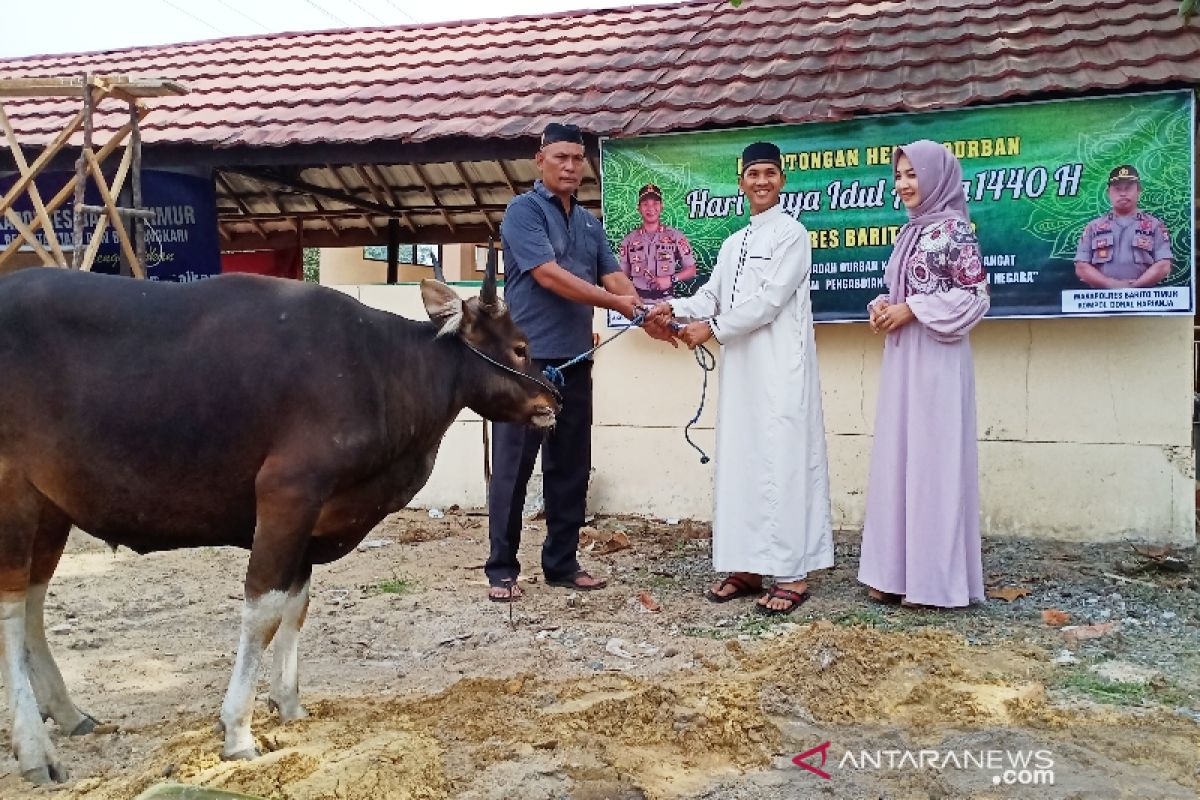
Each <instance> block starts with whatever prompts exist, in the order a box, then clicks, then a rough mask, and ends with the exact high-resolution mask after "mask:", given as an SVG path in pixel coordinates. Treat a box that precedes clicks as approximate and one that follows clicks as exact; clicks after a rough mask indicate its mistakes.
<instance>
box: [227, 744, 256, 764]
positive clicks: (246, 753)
mask: <svg viewBox="0 0 1200 800" xmlns="http://www.w3.org/2000/svg"><path fill="white" fill-rule="evenodd" d="M261 755H262V753H260V752H258V748H257V747H247V748H246V749H245V750H238V751H237V752H236V753H221V760H222V761H253V760H254V759H256V758H258V757H259V756H261Z"/></svg>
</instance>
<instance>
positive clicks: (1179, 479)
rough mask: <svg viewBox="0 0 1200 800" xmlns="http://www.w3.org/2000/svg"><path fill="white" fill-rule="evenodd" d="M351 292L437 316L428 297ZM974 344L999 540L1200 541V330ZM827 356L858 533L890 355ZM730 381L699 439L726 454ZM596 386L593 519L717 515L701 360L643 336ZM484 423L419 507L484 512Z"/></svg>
mask: <svg viewBox="0 0 1200 800" xmlns="http://www.w3.org/2000/svg"><path fill="white" fill-rule="evenodd" d="M339 288H342V290H343V291H347V292H348V293H350V294H352V295H354V296H357V297H359V298H360V299H361V300H363V302H366V303H367V304H369V305H372V306H376V307H380V308H387V309H389V310H393V311H397V312H399V313H402V314H404V315H405V316H410V317H415V318H424V310H423V308H422V306H421V303H420V299H419V296H418V293H417V291H416V287H414V286H344V287H339ZM460 291H462V293H463V294H464V295H466V294H467V293H468V292H469V291H470V290H467V289H460ZM597 322H598V325H597V331H598V332H600V333H601V334H602V335H607V334H609V333H611V331H608V330H606V329H604V328H603V327H600V326H602V325H603V319H602V317H600V316H599V315H597ZM972 342H973V346H974V352H975V363H976V379H977V386H978V402H979V435H980V471H981V489H982V499H983V527H984V531H985V533H986V534H988V535H994V536H1041V537H1053V538H1061V539H1071V540H1078V541H1116V540H1121V539H1125V538H1136V539H1148V540H1156V541H1171V542H1184V543H1189V542H1192V541H1194V539H1195V499H1194V498H1195V494H1194V487H1195V465H1194V456H1193V452H1192V448H1191V413H1192V411H1191V409H1192V318H1191V317H1186V318H1154V317H1144V318H1123V319H1122V318H1118V319H1049V320H985V321H984V322H983V323H982V324H981V325H980V326H979V328H978V329H977V330H976V331H975V333H974V334H973V336H972ZM817 349H818V352H819V356H820V362H821V381H822V387H823V391H824V411H825V425H826V430H827V431H828V440H829V456H830V479H831V484H832V489H833V510H834V520H835V523H836V524H837V525H838V526H839V527H843V528H848V529H854V528H858V527H859V526H861V524H862V516H863V510H864V503H865V497H864V493H865V488H866V478H867V464H868V460H869V454H870V446H871V429H872V425H873V421H874V416H875V406H876V400H877V397H876V395H877V393H878V383H877V380H878V375H879V363H880V357H881V347H880V341H879V339H878V338H876V337H874V336H872V335H871V334H870V332H869V331H868V330H867V328H866V326H865V325H862V324H844V325H833V324H827V325H818V326H817ZM715 378H716V375H715V374H713V375H710V380H709V396H708V401H707V403H706V408H705V413H704V416H703V417H702V419H701V421H700V424H699V426H698V427H699V428H700V430H699V431H697V432H696V433H694V435H693V438H695V439H696V440H697V441H698V443H700V444H701V446H702V447H705V448H706V449H707V450H708V452H709V454H710V455H711V454H712V446H713V431H712V426H713V419H714V412H715V410H716V380H715ZM595 381H596V407H595V419H596V429H595V433H594V465H595V474H594V476H593V481H592V490H591V496H590V503H591V507H592V509H593V510H595V511H601V512H621V513H637V514H649V515H655V516H662V517H684V518H688V517H690V518H694V519H708V518H710V515H711V506H712V465H711V464H710V465H708V466H703V465H701V464H700V463H699V458H698V456H697V455H696V453H695V452H694V451H693V450H692V449H691V448H690V447H688V446H687V444H686V442H685V441H684V439H683V425H684V423H686V422H687V420H689V419H690V418H691V417H692V415H693V414H694V413H695V408H696V403H697V401H698V399H699V392H700V381H701V372H700V370H699V368H698V367H697V366H696V364H695V362H694V361H693V360H692V355H691V354H690V353H689V352H688V351H686V350H683V349H680V350H679V351H674V350H671V349H670V347H668V346H667V345H664V344H662V343H660V342H653V341H651V340H650V339H648V338H647V337H646V336H645V335H644V334H643V333H641V332H640V331H631V332H630V333H629V334H628V335H625V336H622V337H621V338H620V339H618V340H616V341H614V342H613V343H612V344H611V345H609V346H606V347H605V348H604V349H602V350H601V351H600V352H599V353H598V354H597V359H596V370H595ZM480 426H481V422H480V420H479V418H478V417H477V416H475V415H474V414H472V413H470V412H465V413H464V414H463V416H462V417H461V418H460V419H459V421H458V422H456V423H455V425H454V426H453V427H452V429H451V431H450V432H449V434H448V435H447V438H446V441H445V443H444V444H443V447H442V450H441V453H440V455H439V457H438V463H437V467H436V469H435V470H434V473H433V476H432V478H431V479H430V482H429V484H428V485H427V486H426V487H425V489H424V490H423V491H422V492H421V493H420V494H419V495H418V496H417V498H416V499H415V501H414V503H415V504H417V505H448V504H451V503H458V504H460V505H469V506H482V505H483V504H484V493H483V479H482V473H483V468H482V463H483V453H482V443H481V442H482V434H481V430H480Z"/></svg>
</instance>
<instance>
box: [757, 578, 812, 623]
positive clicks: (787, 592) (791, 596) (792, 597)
mask: <svg viewBox="0 0 1200 800" xmlns="http://www.w3.org/2000/svg"><path fill="white" fill-rule="evenodd" d="M766 596H767V597H768V598H769V599H771V600H786V601H788V602H789V603H791V605H789V606H788V607H787V608H771V607H770V606H766V605H763V604H762V603H758V604H757V605H758V611H759V613H760V614H770V615H773V616H782V615H784V614H790V613H792V612H793V611H795V610H796V609H797V608H799V607H800V606H802V605H804V604H805V603H806V602H807V601H808V598H809V597H810V596H811V595H809V593H808V590H807V589H805V590H804V591H803V592H795V591H792V590H791V589H785V588H783V587H782V586H780V585H779V584H776V583H773V584H771V586H770V588H768V589H767V595H766Z"/></svg>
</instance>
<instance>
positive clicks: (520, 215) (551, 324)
mask: <svg viewBox="0 0 1200 800" xmlns="http://www.w3.org/2000/svg"><path fill="white" fill-rule="evenodd" d="M500 239H501V242H502V244H503V246H504V300H505V302H507V303H508V307H509V311H510V313H511V314H512V318H513V321H514V322H515V323H517V325H518V326H519V327H520V328H521V330H522V331H524V332H525V335H526V336H528V337H529V350H530V355H531V356H532V357H533V358H536V359H540V360H543V361H557V360H560V359H562V360H566V359H568V358H572V357H574V356H577V355H579V354H580V353H582V352H584V351H586V350H589V349H590V348H591V346H592V307H591V306H589V305H585V304H583V303H576V302H573V301H571V300H567V299H566V298H564V297H559V296H558V295H556V294H555V293H554V292H552V291H550V290H549V289H544V288H542V286H541V285H539V284H538V282H537V281H536V280H534V277H533V275H532V274H531V273H532V271H533V269H534V268H535V267H539V266H541V265H542V264H545V263H548V262H550V261H553V262H555V263H557V264H558V265H559V266H560V267H562V268H563V269H565V270H567V271H568V272H570V273H571V274H572V275H575V276H576V277H578V278H582V279H583V280H585V281H587V282H588V283H591V284H595V285H600V278H601V277H602V276H604V275H608V274H609V273H612V272H617V271H619V270H620V267H619V266H618V265H617V260H616V258H614V257H613V254H612V251H611V250H610V249H609V247H608V240H607V239H605V238H604V227H603V226H602V225H601V224H600V220H598V219H596V217H595V215H593V214H592V213H591V212H590V211H588V210H587V209H585V208H583V206H581V205H579V203H578V202H576V200H575V198H574V197H572V198H571V212H570V214H569V215H568V214H567V213H566V211H564V209H563V206H562V203H561V202H559V200H558V198H557V197H555V196H554V195H553V194H551V193H550V190H549V189H547V188H546V187H545V186H543V185H542V182H541V181H537V182H536V183H535V184H534V185H533V191H529V192H526V193H525V194H522V195H518V196H517V197H514V198H513V199H512V201H511V202H509V204H508V208H506V209H505V211H504V221H503V222H501V223H500Z"/></svg>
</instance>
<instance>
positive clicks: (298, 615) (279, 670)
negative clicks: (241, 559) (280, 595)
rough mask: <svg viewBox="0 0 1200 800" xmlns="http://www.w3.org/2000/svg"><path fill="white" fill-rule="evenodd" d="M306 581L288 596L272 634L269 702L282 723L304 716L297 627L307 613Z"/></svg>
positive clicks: (307, 585)
mask: <svg viewBox="0 0 1200 800" xmlns="http://www.w3.org/2000/svg"><path fill="white" fill-rule="evenodd" d="M309 583H310V582H308V581H306V582H305V584H304V586H303V587H301V588H300V591H298V592H296V593H295V594H291V595H288V598H287V602H286V603H285V604H284V607H283V620H282V621H281V622H280V623H279V630H278V631H276V632H275V645H274V646H275V669H274V670H273V672H272V675H271V702H272V703H273V704H274V706H275V707H276V708H277V709H279V717H280V718H281V719H282V720H283V721H284V722H291V721H292V720H294V719H301V718H303V717H307V716H308V712H307V711H305V710H304V706H302V705H300V660H299V645H300V626H301V625H302V624H303V623H302V622H301V620H303V619H304V615H305V614H306V613H307V611H308V587H309Z"/></svg>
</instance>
